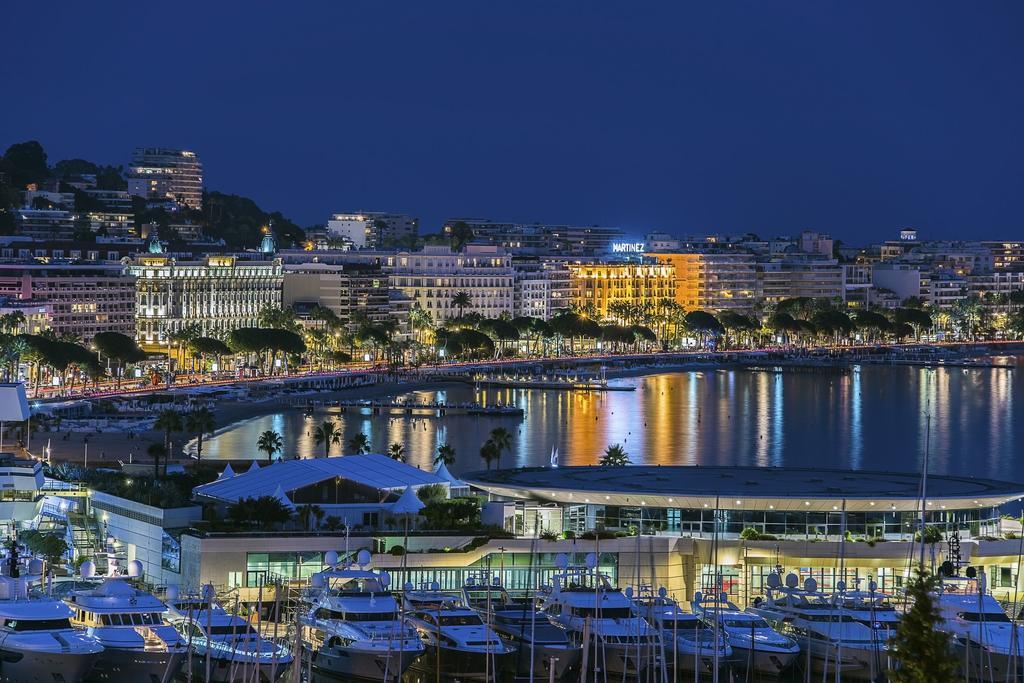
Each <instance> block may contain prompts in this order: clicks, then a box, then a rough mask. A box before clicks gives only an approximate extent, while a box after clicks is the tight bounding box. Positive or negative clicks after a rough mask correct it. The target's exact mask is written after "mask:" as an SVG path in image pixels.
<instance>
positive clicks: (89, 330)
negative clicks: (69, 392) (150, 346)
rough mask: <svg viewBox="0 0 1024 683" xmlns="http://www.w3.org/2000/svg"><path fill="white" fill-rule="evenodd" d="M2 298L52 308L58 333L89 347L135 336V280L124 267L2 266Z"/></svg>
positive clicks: (8, 264)
mask: <svg viewBox="0 0 1024 683" xmlns="http://www.w3.org/2000/svg"><path fill="white" fill-rule="evenodd" d="M0 297H6V298H9V299H18V300H21V301H24V302H34V303H38V304H39V305H40V306H47V307H48V308H49V323H50V328H51V329H52V330H53V331H54V332H56V333H57V334H72V335H75V336H77V337H79V338H80V339H81V340H82V341H84V342H88V341H89V340H90V339H92V337H93V335H95V334H96V333H97V332H120V333H122V334H126V335H128V336H132V335H134V334H135V278H134V277H130V276H128V275H126V274H125V272H124V266H123V265H121V264H120V263H107V264H82V265H79V264H65V263H60V264H56V263H54V264H46V263H0Z"/></svg>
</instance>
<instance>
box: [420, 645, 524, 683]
mask: <svg viewBox="0 0 1024 683" xmlns="http://www.w3.org/2000/svg"><path fill="white" fill-rule="evenodd" d="M439 649H440V652H438V650H439ZM516 656H517V652H516V651H515V650H513V651H511V652H505V653H502V654H497V655H496V654H494V653H491V654H486V653H484V652H466V651H465V650H453V649H450V648H436V647H429V646H428V647H427V649H426V652H424V653H423V656H422V657H419V658H418V659H416V661H415V662H413V664H412V666H411V667H410V669H409V671H410V674H411V676H410V678H411V680H412V681H413V683H416V682H417V681H421V682H426V681H433V680H435V678H434V677H436V675H437V672H438V670H440V673H441V676H442V678H444V679H445V680H454V679H457V680H460V681H512V680H513V679H514V678H515V674H516Z"/></svg>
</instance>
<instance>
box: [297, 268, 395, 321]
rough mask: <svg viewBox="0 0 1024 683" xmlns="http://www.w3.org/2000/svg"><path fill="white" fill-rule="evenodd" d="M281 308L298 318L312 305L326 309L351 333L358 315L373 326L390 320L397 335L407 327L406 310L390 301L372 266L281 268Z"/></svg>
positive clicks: (380, 276) (385, 277)
mask: <svg viewBox="0 0 1024 683" xmlns="http://www.w3.org/2000/svg"><path fill="white" fill-rule="evenodd" d="M283 305H284V306H285V307H286V308H287V307H291V308H293V309H294V310H295V311H296V312H297V313H299V314H300V315H301V314H302V313H303V311H310V310H312V308H313V306H314V305H319V306H322V307H323V308H327V309H330V310H331V311H333V312H334V314H335V315H337V316H338V317H339V318H340V319H341V320H342V321H343V322H344V323H345V324H346V328H347V329H348V331H349V332H351V333H354V332H356V330H357V328H358V326H357V324H356V322H355V321H356V318H357V315H356V314H360V313H361V314H363V315H365V316H366V318H367V319H368V320H370V322H373V323H381V322H384V321H385V320H389V319H390V320H394V321H395V322H396V323H398V327H399V331H400V334H404V333H405V332H406V331H407V329H408V325H409V314H408V309H407V307H402V306H396V305H395V302H394V301H393V300H392V296H391V289H390V287H389V283H388V275H387V273H385V272H383V270H382V269H381V267H380V266H379V265H376V264H372V263H345V264H329V263H302V264H285V266H284V301H283Z"/></svg>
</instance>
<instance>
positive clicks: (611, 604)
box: [537, 553, 660, 676]
mask: <svg viewBox="0 0 1024 683" xmlns="http://www.w3.org/2000/svg"><path fill="white" fill-rule="evenodd" d="M556 564H557V566H558V567H559V569H560V570H561V571H560V572H558V573H556V574H554V575H553V576H552V577H551V583H550V585H548V586H545V587H544V588H542V589H541V590H540V591H539V592H538V596H537V597H538V599H539V600H540V606H541V609H542V610H543V611H544V613H545V614H546V615H547V617H548V619H549V620H550V621H551V622H552V623H553V624H556V625H558V626H561V627H562V628H563V629H565V631H566V634H567V635H568V636H569V640H570V641H571V642H573V643H575V644H577V645H580V646H582V647H583V649H584V652H583V657H582V661H583V668H584V669H586V670H587V671H599V672H604V673H606V674H608V675H611V676H622V675H624V674H625V675H629V676H636V675H639V674H640V673H642V672H643V671H644V670H645V669H647V668H648V667H649V665H650V663H651V661H652V657H653V656H654V655H656V654H657V650H656V649H654V648H656V647H657V645H658V644H659V642H660V639H659V636H658V633H657V631H655V630H654V629H653V628H651V626H650V625H649V624H648V623H647V621H645V620H644V618H643V617H640V616H638V615H637V614H635V613H634V611H633V603H632V602H631V601H630V599H629V598H627V597H626V596H625V595H624V594H623V593H622V591H620V590H618V589H617V588H615V587H613V586H612V585H611V582H610V581H609V580H608V577H607V576H606V575H605V574H602V573H600V572H599V571H598V569H597V557H596V556H595V555H594V554H593V553H590V554H589V555H588V556H587V565H586V567H569V566H568V558H567V557H566V556H565V555H564V554H560V555H559V556H558V557H557V558H556ZM585 633H586V634H589V635H587V636H586V637H584V634H585Z"/></svg>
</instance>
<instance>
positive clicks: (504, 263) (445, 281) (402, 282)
mask: <svg viewBox="0 0 1024 683" xmlns="http://www.w3.org/2000/svg"><path fill="white" fill-rule="evenodd" d="M384 268H385V270H386V271H387V272H388V273H389V274H390V279H391V287H392V288H393V289H397V290H399V291H400V292H401V293H402V294H403V295H404V296H405V298H407V299H409V300H410V301H411V303H412V305H413V306H418V307H419V308H422V309H423V310H425V311H427V312H428V313H430V314H431V316H433V318H434V322H435V323H441V322H443V321H445V320H447V319H448V318H455V317H458V316H459V315H462V314H464V313H465V314H469V313H478V314H480V315H482V316H483V317H485V318H497V317H499V316H500V315H501V314H502V313H508V314H509V315H512V314H514V313H515V311H514V298H513V292H514V279H515V271H514V270H513V269H512V257H511V256H510V255H509V254H508V253H507V252H506V251H505V250H504V249H501V248H498V247H492V246H485V245H478V244H471V245H469V246H467V247H466V248H465V249H464V250H463V251H461V252H454V251H452V250H451V249H449V248H448V247H443V246H428V247H425V248H424V249H423V251H417V252H407V251H401V252H398V253H397V254H390V255H388V256H386V257H384ZM459 292H465V293H466V294H468V295H469V305H468V306H465V307H464V308H461V309H460V308H459V307H458V306H456V305H455V304H454V303H453V302H452V300H453V299H454V297H455V295H456V294H458V293H459Z"/></svg>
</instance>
